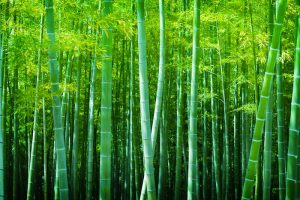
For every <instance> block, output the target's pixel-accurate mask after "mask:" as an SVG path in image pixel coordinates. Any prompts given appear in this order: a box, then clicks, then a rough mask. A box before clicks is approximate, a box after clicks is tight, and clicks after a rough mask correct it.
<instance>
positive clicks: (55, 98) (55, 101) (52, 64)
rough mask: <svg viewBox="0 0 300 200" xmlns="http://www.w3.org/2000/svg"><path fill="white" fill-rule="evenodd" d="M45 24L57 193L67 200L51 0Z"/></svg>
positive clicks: (65, 167) (48, 0) (49, 0)
mask: <svg viewBox="0 0 300 200" xmlns="http://www.w3.org/2000/svg"><path fill="white" fill-rule="evenodd" d="M46 24H47V35H48V40H49V44H48V57H49V70H50V79H51V95H52V110H53V120H54V133H55V151H56V156H57V171H58V179H59V193H60V199H64V200H68V199H69V189H68V176H67V163H66V149H65V143H64V134H63V126H62V114H61V97H60V93H59V77H58V66H57V59H56V47H55V46H56V43H55V28H54V24H55V21H54V9H53V0H46Z"/></svg>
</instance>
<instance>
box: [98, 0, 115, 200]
mask: <svg viewBox="0 0 300 200" xmlns="http://www.w3.org/2000/svg"><path fill="white" fill-rule="evenodd" d="M112 4H113V1H112V0H104V1H103V17H105V16H108V15H109V14H110V13H111V12H112ZM112 38H113V37H112V27H111V26H110V25H108V27H105V28H103V29H102V47H103V54H102V95H101V118H100V123H101V124H100V127H101V132H100V137H101V145H100V146H101V150H100V195H99V199H100V200H109V199H111V141H112V133H111V126H112V124H111V111H112V101H111V99H112Z"/></svg>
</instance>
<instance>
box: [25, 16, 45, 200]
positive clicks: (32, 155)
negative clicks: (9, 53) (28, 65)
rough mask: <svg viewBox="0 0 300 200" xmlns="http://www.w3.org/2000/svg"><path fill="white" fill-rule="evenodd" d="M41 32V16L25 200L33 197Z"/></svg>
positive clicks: (42, 20) (42, 27) (42, 24)
mask: <svg viewBox="0 0 300 200" xmlns="http://www.w3.org/2000/svg"><path fill="white" fill-rule="evenodd" d="M43 30H44V15H43V14H42V15H41V21H40V47H39V49H38V63H37V72H36V87H35V102H34V116H33V132H32V143H31V153H30V158H31V159H30V166H29V173H28V184H27V185H28V186H27V200H29V199H32V198H33V197H32V196H31V195H32V192H33V176H34V173H35V163H36V145H37V140H36V134H37V130H38V114H39V112H38V101H39V82H40V74H41V47H42V41H43Z"/></svg>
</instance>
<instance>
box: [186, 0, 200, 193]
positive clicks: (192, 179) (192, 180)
mask: <svg viewBox="0 0 300 200" xmlns="http://www.w3.org/2000/svg"><path fill="white" fill-rule="evenodd" d="M199 37H200V0H195V1H194V18H193V54H192V73H191V100H190V113H189V115H190V118H189V125H190V127H189V133H188V144H189V166H188V196H187V198H188V199H196V198H197V194H196V174H197V165H196V163H197V97H198V66H199Z"/></svg>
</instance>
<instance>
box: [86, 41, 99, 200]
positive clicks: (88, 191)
mask: <svg viewBox="0 0 300 200" xmlns="http://www.w3.org/2000/svg"><path fill="white" fill-rule="evenodd" d="M96 49H97V39H96V45H95V51H94V54H93V58H92V64H91V77H90V98H89V119H88V142H87V175H86V176H87V184H86V199H87V200H90V199H91V197H92V181H93V158H94V149H93V147H94V99H95V79H96V70H97V69H96Z"/></svg>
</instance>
